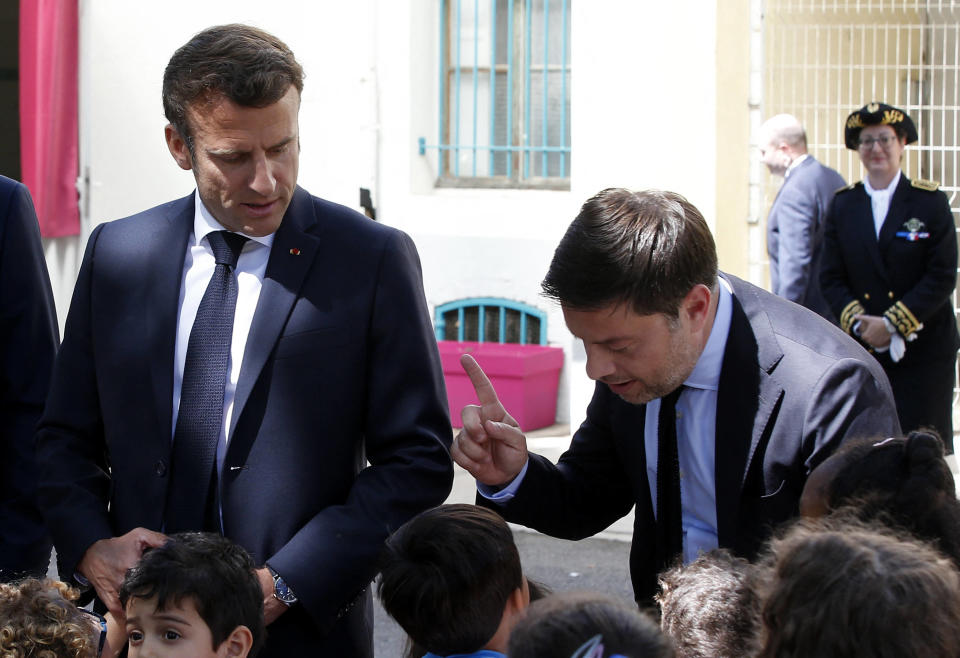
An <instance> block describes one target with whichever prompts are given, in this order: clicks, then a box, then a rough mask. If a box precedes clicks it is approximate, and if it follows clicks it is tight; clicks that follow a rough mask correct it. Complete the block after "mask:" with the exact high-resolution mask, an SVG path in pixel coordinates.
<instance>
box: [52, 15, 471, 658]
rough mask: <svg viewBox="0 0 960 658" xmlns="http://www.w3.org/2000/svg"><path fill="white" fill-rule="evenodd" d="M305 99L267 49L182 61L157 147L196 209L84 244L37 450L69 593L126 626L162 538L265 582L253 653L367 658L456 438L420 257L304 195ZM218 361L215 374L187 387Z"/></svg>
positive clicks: (213, 49)
mask: <svg viewBox="0 0 960 658" xmlns="http://www.w3.org/2000/svg"><path fill="white" fill-rule="evenodd" d="M302 88H303V72H302V70H301V68H300V65H299V64H298V63H297V61H296V60H295V59H294V57H293V54H292V53H291V52H290V50H289V49H288V48H287V46H286V45H284V44H283V43H282V42H281V41H279V40H278V39H276V38H275V37H273V36H272V35H270V34H267V33H265V32H263V31H261V30H258V29H255V28H250V27H247V26H242V25H225V26H220V27H214V28H210V29H207V30H205V31H203V32H201V33H199V34H198V35H196V36H195V37H194V38H192V39H191V40H190V41H189V42H188V43H187V44H186V45H184V46H183V47H182V48H180V49H179V50H178V51H177V52H176V53H174V55H173V57H172V58H171V60H170V63H169V64H168V66H167V69H166V72H165V74H164V84H163V100H164V109H165V112H166V115H167V119H168V120H169V122H170V123H169V124H168V125H167V126H166V129H165V135H166V140H167V145H168V147H169V150H170V153H171V155H172V156H173V158H174V160H175V161H176V163H177V164H178V165H179V166H180V167H181V168H183V169H188V170H191V171H192V172H193V174H194V177H195V180H196V183H197V188H196V191H195V193H191V194H190V195H188V196H186V197H184V198H182V199H178V200H175V201H171V202H169V203H166V204H164V205H161V206H158V207H156V208H152V209H150V210H147V211H144V212H142V213H139V214H137V215H134V216H132V217H128V218H126V219H121V220H118V221H115V222H110V223H107V224H103V225H101V226H98V227H97V229H96V230H94V232H93V233H92V235H91V236H90V240H89V243H88V245H87V249H86V254H85V256H84V260H83V264H82V266H81V269H80V274H79V278H78V281H77V285H76V289H75V292H74V298H73V302H72V304H71V308H70V314H69V317H68V320H67V326H66V331H65V335H64V343H63V347H62V350H61V352H60V355H59V357H58V359H57V363H56V369H55V375H54V380H53V385H52V388H51V394H50V399H49V402H48V405H47V408H46V411H45V414H44V417H43V420H42V422H41V426H40V429H39V432H38V450H39V454H40V456H41V458H42V462H43V465H44V466H43V476H42V486H41V504H42V505H43V507H44V511H45V513H46V516H47V519H48V522H49V525H50V528H51V530H52V532H53V533H54V541H55V545H56V548H57V552H58V555H59V558H60V566H61V570H60V573H61V575H62V576H65V577H70V576H71V575H72V576H74V577H75V578H76V579H77V580H78V581H80V582H81V583H83V582H89V583H90V584H91V585H92V586H93V587H94V588H95V589H96V593H97V595H98V596H99V597H100V599H101V600H102V601H103V602H104V603H105V604H106V607H107V608H109V609H110V610H111V611H113V612H114V613H115V614H121V610H120V608H119V605H118V600H117V589H118V586H119V584H120V582H121V580H122V578H123V575H124V572H125V570H126V569H127V568H129V567H130V566H132V565H133V564H134V563H135V562H136V561H137V559H138V558H139V556H140V555H141V553H142V552H143V550H144V549H145V548H147V547H149V546H155V545H157V544H159V543H162V542H163V541H164V535H162V534H160V533H161V532H163V531H167V532H173V531H180V530H201V529H207V530H214V531H219V532H222V533H223V534H224V535H225V536H226V537H229V538H230V539H233V540H234V541H236V542H237V543H239V544H240V545H241V546H243V547H244V548H246V549H247V550H248V551H249V552H250V553H251V554H252V556H253V558H254V560H255V562H256V564H258V565H261V566H260V568H259V569H258V571H257V574H258V577H259V578H260V582H261V585H262V587H263V590H264V609H265V616H266V620H267V623H268V639H267V645H266V648H265V651H264V653H263V654H262V655H266V656H293V655H299V656H308V655H312V656H372V655H373V651H372V614H371V597H370V593H369V589H368V584H369V582H370V580H371V579H372V578H373V576H374V573H375V570H376V567H375V563H376V559H377V557H378V555H379V552H380V550H381V548H382V545H383V541H384V540H385V538H386V537H387V536H388V535H389V534H390V532H391V531H393V530H394V529H396V528H397V527H399V526H400V525H401V524H403V523H404V522H405V521H406V520H408V519H409V518H411V517H412V516H413V515H415V514H416V513H418V512H420V511H422V510H423V509H426V508H429V507H432V506H435V505H437V504H439V503H441V502H442V501H443V500H444V499H445V497H446V496H447V494H448V493H449V491H450V487H451V483H452V477H453V471H452V463H451V461H450V457H449V453H448V445H449V441H450V424H449V418H448V414H447V411H446V398H445V394H444V388H443V376H442V372H441V368H440V360H439V354H438V350H437V346H436V340H435V338H434V334H433V330H432V327H431V324H430V320H429V315H428V312H427V308H426V303H425V299H424V295H423V288H422V281H421V273H420V263H419V259H418V256H417V252H416V249H415V247H414V245H413V243H412V241H411V240H410V238H409V237H407V236H406V235H405V234H404V233H402V232H400V231H397V230H394V229H391V228H388V227H385V226H382V225H380V224H377V223H376V222H373V221H371V220H369V219H367V218H366V217H364V216H362V215H360V214H358V213H355V212H353V211H352V210H349V209H347V208H344V207H342V206H338V205H336V204H333V203H331V202H329V201H324V200H323V199H319V198H316V197H313V196H311V195H310V194H309V193H307V192H306V191H305V190H303V189H302V188H300V187H298V186H297V184H296V182H297V169H298V164H299V151H300V147H299V137H298V135H299V124H298V113H299V108H300V93H301V90H302ZM225 249H226V250H227V251H225ZM228 252H229V253H228ZM215 284H216V285H215ZM220 285H222V286H223V289H222V290H224V291H230V290H231V289H232V291H233V292H232V293H230V294H228V293H224V296H223V297H222V298H218V299H220V300H221V301H218V302H216V303H209V304H208V295H209V294H211V290H213V289H214V288H216V287H217V286H220ZM217 294H219V293H217ZM231 296H232V299H231ZM224 300H229V302H230V303H229V304H227V303H226V301H224ZM221 303H222V304H224V305H223V306H218V304H221ZM233 304H235V308H234V309H232V310H230V311H229V313H227V312H220V311H218V312H217V313H213V315H211V314H210V309H211V308H218V309H222V308H230V306H232V305H233ZM223 316H228V317H226V318H224V317H223ZM224 320H226V321H227V323H228V324H227V325H226V329H223V327H224V325H222V324H219V323H221V322H222V321H224ZM231 325H232V326H231ZM212 326H216V327H218V329H217V331H216V332H215V334H216V335H215V337H214V338H211V334H209V333H208V332H207V330H208V329H209V328H210V327H212ZM221 329H223V330H221ZM194 334H197V335H201V334H202V335H203V336H204V338H203V339H200V340H197V341H195V335H194ZM198 346H199V348H198ZM195 348H196V349H200V350H201V351H196V349H195ZM214 349H216V350H220V349H222V350H223V351H222V352H220V351H217V352H216V353H217V354H222V355H223V357H222V358H223V366H224V368H225V370H224V373H223V374H221V375H219V378H216V377H214V378H213V380H212V381H209V382H207V383H206V384H205V385H200V384H197V383H196V382H197V381H198V380H197V373H198V372H201V371H202V372H204V373H206V375H205V376H208V377H209V372H211V371H209V370H207V368H208V367H212V364H213V363H214V362H215V361H217V359H213V358H211V357H208V356H206V355H207V352H205V351H202V350H214ZM211 353H212V352H211ZM195 354H196V355H198V356H195ZM218 359H219V357H218ZM204 381H206V380H204ZM211 398H213V404H212V406H211V407H209V408H210V409H211V410H210V411H209V412H200V413H198V412H197V409H198V408H200V409H203V408H206V407H202V406H201V407H198V406H197V405H207V404H209V403H210V400H211ZM188 414H189V417H190V418H191V419H192V420H190V421H183V418H184V417H187V416H188ZM210 416H213V417H214V421H213V423H212V425H213V435H212V437H211V438H210V440H209V441H208V442H207V443H205V444H202V445H199V446H195V444H194V443H193V441H194V440H195V439H196V434H195V433H196V432H197V431H198V428H200V427H201V426H202V427H207V426H208V425H210V424H211V423H210V422H209V420H210V418H209V417H210ZM218 435H219V436H218ZM185 437H186V438H185ZM188 438H189V440H188ZM204 460H206V461H204ZM211 471H212V472H211Z"/></svg>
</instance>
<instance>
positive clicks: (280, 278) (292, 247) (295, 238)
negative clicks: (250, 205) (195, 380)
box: [229, 187, 320, 450]
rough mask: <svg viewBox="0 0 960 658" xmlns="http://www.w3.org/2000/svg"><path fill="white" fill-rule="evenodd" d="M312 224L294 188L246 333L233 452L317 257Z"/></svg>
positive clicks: (305, 200) (301, 193)
mask: <svg viewBox="0 0 960 658" xmlns="http://www.w3.org/2000/svg"><path fill="white" fill-rule="evenodd" d="M316 224H317V217H316V215H315V212H314V206H313V201H312V200H311V198H310V195H309V194H308V193H307V192H306V191H305V190H303V189H302V188H300V187H297V191H296V193H295V194H294V197H293V200H292V201H291V202H290V207H289V208H287V212H286V214H285V215H284V217H283V222H282V223H281V224H280V228H279V229H277V233H276V236H275V237H274V240H273V247H272V248H271V249H270V259H269V261H268V262H267V270H266V273H265V274H264V277H263V287H262V288H261V289H260V299H259V300H258V301H257V309H256V311H255V312H254V314H253V322H252V323H251V325H250V333H249V334H248V335H247V343H246V347H245V348H244V352H243V364H242V366H241V368H240V377H239V379H238V381H237V391H236V395H235V397H234V405H233V417H232V418H231V421H230V434H229V436H230V437H231V442H230V449H231V450H232V448H233V441H232V438H233V432H234V429H235V428H236V426H237V422H238V420H239V419H240V417H241V415H242V414H243V409H244V406H245V405H246V403H247V401H248V400H249V399H250V393H251V391H252V390H253V387H254V384H255V383H256V381H257V379H258V378H259V377H260V373H261V371H262V370H263V367H264V365H265V364H266V362H267V359H268V358H269V356H270V354H271V353H272V352H273V349H274V347H275V346H276V343H277V340H278V339H279V338H280V334H281V332H282V331H283V327H284V325H285V324H286V322H287V318H288V317H289V315H290V311H291V310H292V309H293V305H294V303H295V302H296V300H297V299H298V297H299V295H300V289H301V287H302V285H303V282H304V279H305V278H306V276H307V273H308V272H309V271H310V267H311V266H312V265H313V262H314V260H315V259H316V257H317V253H318V251H319V248H320V240H319V239H318V237H317V235H316V231H315V230H314V231H313V232H311V233H308V232H307V231H308V230H310V229H312V228H314V227H315V226H316Z"/></svg>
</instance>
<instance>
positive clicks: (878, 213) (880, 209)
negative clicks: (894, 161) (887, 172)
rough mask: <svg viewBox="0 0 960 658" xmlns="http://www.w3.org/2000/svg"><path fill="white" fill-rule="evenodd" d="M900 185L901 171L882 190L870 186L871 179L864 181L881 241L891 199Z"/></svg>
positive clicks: (874, 225)
mask: <svg viewBox="0 0 960 658" xmlns="http://www.w3.org/2000/svg"><path fill="white" fill-rule="evenodd" d="M899 183H900V171H897V175H896V176H894V177H893V180H892V181H890V184H889V185H887V186H886V187H885V188H883V189H882V190H876V189H874V188H873V187H871V186H870V178H869V177H867V178H864V179H863V189H864V190H866V192H867V195H868V196H869V197H870V209H871V210H872V211H873V228H874V231H875V232H876V234H877V239H878V240H879V239H880V229H881V228H882V227H883V220H885V219H886V218H887V211H888V210H890V199H891V198H892V197H893V193H894V191H895V190H896V189H897V185H898V184H899Z"/></svg>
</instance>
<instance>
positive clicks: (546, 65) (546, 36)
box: [540, 0, 550, 178]
mask: <svg viewBox="0 0 960 658" xmlns="http://www.w3.org/2000/svg"><path fill="white" fill-rule="evenodd" d="M549 44H550V0H543V74H542V75H543V101H542V102H543V147H544V148H543V153H542V154H541V156H540V175H541V176H543V177H544V178H546V177H547V176H548V175H549V171H548V169H547V148H546V147H548V146H550V139H549V135H548V133H547V95H548V93H549V87H548V85H547V82H548V79H549V75H548V71H549V70H550V45H549Z"/></svg>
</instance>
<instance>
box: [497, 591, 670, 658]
mask: <svg viewBox="0 0 960 658" xmlns="http://www.w3.org/2000/svg"><path fill="white" fill-rule="evenodd" d="M507 654H508V655H509V656H510V658H671V657H672V656H673V655H674V653H673V646H672V645H671V643H670V640H669V639H668V638H667V637H666V636H665V635H664V634H663V633H661V632H660V629H659V628H657V624H656V622H654V621H653V620H652V619H651V618H650V617H648V616H646V615H645V614H642V613H641V612H640V611H639V610H637V608H636V607H633V606H628V605H626V604H624V603H621V602H620V601H617V600H615V599H612V598H610V597H608V596H605V595H602V594H593V593H590V592H572V593H565V594H554V595H552V596H548V597H546V598H544V599H541V600H539V601H537V602H536V603H533V604H531V605H530V608H529V609H528V610H527V615H526V616H525V617H524V618H523V619H522V620H521V621H520V622H519V623H518V624H517V625H516V626H515V627H514V629H513V633H512V634H511V635H510V644H509V648H508V650H507Z"/></svg>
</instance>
